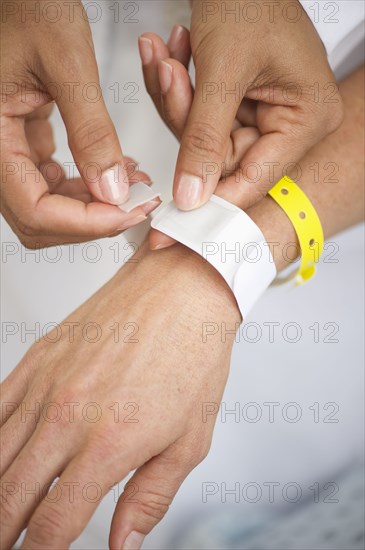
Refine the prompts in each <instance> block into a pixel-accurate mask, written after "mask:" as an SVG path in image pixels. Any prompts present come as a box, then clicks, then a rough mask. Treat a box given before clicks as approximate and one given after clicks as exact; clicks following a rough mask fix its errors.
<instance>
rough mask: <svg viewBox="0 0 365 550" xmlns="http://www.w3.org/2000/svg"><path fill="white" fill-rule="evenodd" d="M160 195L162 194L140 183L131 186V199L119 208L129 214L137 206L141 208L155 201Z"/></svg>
mask: <svg viewBox="0 0 365 550" xmlns="http://www.w3.org/2000/svg"><path fill="white" fill-rule="evenodd" d="M160 195H161V193H157V192H156V191H154V190H153V189H152V188H151V187H149V186H148V185H146V184H145V183H142V182H141V181H140V182H138V183H134V184H133V185H131V186H130V188H129V199H128V200H127V202H125V203H124V204H121V205H120V206H119V208H120V209H121V210H123V212H127V213H128V212H131V210H133V209H134V208H137V206H141V204H145V203H146V202H148V201H153V199H156V198H157V197H159V196H160Z"/></svg>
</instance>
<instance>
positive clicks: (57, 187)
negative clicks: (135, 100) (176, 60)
mask: <svg viewBox="0 0 365 550" xmlns="http://www.w3.org/2000/svg"><path fill="white" fill-rule="evenodd" d="M46 4H47V6H45V5H43V3H42V2H38V1H35V0H27V2H22V1H20V0H13V1H12V2H4V3H3V4H2V12H1V13H2V17H1V65H2V67H1V82H2V99H1V125H0V129H1V168H2V170H1V172H2V173H1V212H2V214H3V215H4V217H5V219H6V220H7V222H8V223H9V225H10V226H11V228H12V229H13V231H14V232H15V233H16V234H17V236H18V237H19V239H20V240H21V242H22V243H23V244H24V245H25V246H27V247H29V248H37V247H43V246H49V245H50V244H60V243H67V242H81V241H85V240H89V239H95V238H98V237H105V236H107V235H112V234H114V233H116V232H118V231H121V230H122V229H125V228H127V227H130V226H131V225H134V224H136V223H138V221H141V220H142V219H143V214H144V212H143V211H142V210H141V209H138V210H137V211H134V212H133V213H132V214H128V215H127V214H125V213H123V212H122V211H121V210H120V209H119V208H117V207H116V206H114V205H118V204H121V203H123V202H124V201H125V200H126V199H127V197H128V189H129V184H130V179H131V178H130V174H131V172H133V168H131V169H130V170H128V162H127V159H125V158H124V157H123V154H122V150H121V147H120V144H119V140H118V137H117V133H116V130H115V128H114V125H113V123H112V121H111V119H110V116H109V114H108V111H107V109H106V106H105V103H104V100H103V98H102V96H101V89H100V84H99V76H98V68H97V64H96V59H95V52H94V48H93V42H92V37H91V32H90V26H89V23H88V21H87V17H86V14H85V12H84V10H83V7H82V3H81V0H76V1H74V2H68V3H67V2H53V3H52V5H48V4H49V3H46ZM57 4H58V6H57ZM45 8H47V9H45ZM57 8H58V9H57ZM53 102H55V103H56V104H57V106H58V108H59V110H60V112H61V115H62V118H63V121H64V123H65V126H66V130H67V135H68V142H69V145H70V149H71V152H72V154H73V158H74V161H75V166H73V167H70V166H68V167H67V171H68V172H69V173H68V174H67V175H68V176H69V177H68V178H66V175H65V172H64V170H63V168H62V167H61V166H60V165H59V164H58V163H56V162H55V161H53V160H52V155H53V153H54V150H55V146H54V141H53V136H52V127H51V124H50V122H49V120H48V118H49V115H50V113H51V109H52V103H53ZM77 169H78V171H79V172H80V174H81V176H82V178H75V177H73V174H74V173H75V174H77ZM99 201H100V202H99ZM103 203H106V204H103ZM112 205H113V206H112ZM138 216H139V218H138Z"/></svg>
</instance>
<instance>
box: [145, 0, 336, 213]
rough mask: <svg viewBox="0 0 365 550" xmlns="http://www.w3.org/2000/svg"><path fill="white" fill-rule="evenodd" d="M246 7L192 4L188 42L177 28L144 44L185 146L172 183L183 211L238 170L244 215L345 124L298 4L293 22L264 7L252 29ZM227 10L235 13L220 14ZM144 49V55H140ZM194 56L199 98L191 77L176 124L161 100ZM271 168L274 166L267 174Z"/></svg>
mask: <svg viewBox="0 0 365 550" xmlns="http://www.w3.org/2000/svg"><path fill="white" fill-rule="evenodd" d="M249 4H250V2H249V1H248V0H241V1H240V2H234V1H228V2H227V1H218V2H214V3H208V2H204V1H203V0H194V1H193V2H192V16H191V28H190V36H189V32H188V31H187V30H186V29H183V28H182V27H175V28H174V29H173V31H172V34H171V36H170V39H169V41H168V43H167V44H166V45H165V44H164V42H163V41H162V40H161V39H160V38H159V37H157V36H156V35H154V34H153V33H147V34H144V35H142V37H141V38H140V49H141V54H142V65H143V71H144V76H145V82H146V86H147V89H148V90H149V92H150V94H151V97H152V99H153V101H154V103H155V105H156V107H157V109H158V110H159V112H160V114H161V115H162V117H163V118H164V120H165V122H166V123H167V125H168V126H169V127H170V128H171V129H172V131H173V132H174V134H175V135H176V136H177V137H178V139H179V140H180V141H181V148H180V152H179V156H178V159H177V165H176V172H175V178H174V200H175V202H176V204H177V206H178V207H179V208H181V209H186V210H189V209H192V208H195V207H198V206H199V205H201V204H203V203H205V202H206V201H207V200H208V199H209V197H210V196H211V194H212V193H213V192H214V191H215V189H216V187H217V184H218V182H219V180H220V178H221V176H222V174H224V173H225V172H228V173H232V172H235V174H234V175H233V176H232V177H231V179H232V180H234V179H235V176H236V174H237V173H239V177H240V180H239V183H240V187H241V188H242V189H243V191H242V193H241V195H242V196H241V199H242V206H243V208H244V209H247V208H248V207H249V206H251V205H253V204H254V203H255V202H257V201H258V200H260V199H261V198H262V197H263V196H264V195H266V193H267V191H268V190H269V189H270V187H272V186H273V185H274V183H276V181H278V180H279V179H280V174H281V172H282V170H283V167H284V166H285V165H286V164H287V163H288V162H298V161H299V160H300V159H301V158H302V157H303V156H304V154H305V153H306V152H307V151H308V150H309V149H310V148H311V147H313V146H314V145H315V144H316V143H318V142H319V141H320V140H321V139H323V138H324V137H325V136H326V135H328V134H329V133H331V132H332V131H334V130H335V129H336V128H338V126H339V124H340V123H341V121H342V117H343V109H342V104H341V99H340V96H339V94H338V92H337V87H336V83H335V77H334V75H333V73H332V71H331V69H330V67H329V65H328V61H327V57H326V53H325V50H324V47H323V45H322V43H321V41H320V39H319V37H318V34H317V32H316V30H315V29H314V27H313V25H312V23H311V21H310V20H309V18H308V17H307V15H306V14H305V12H304V10H303V9H302V7H301V5H300V3H299V1H297V2H294V3H292V8H293V4H294V8H295V4H296V7H297V17H295V19H296V18H297V19H298V20H297V21H296V22H295V23H293V22H290V21H288V16H286V15H285V13H286V12H285V10H283V9H280V7H279V8H277V9H275V10H274V12H273V13H271V12H270V10H268V9H263V10H262V14H261V17H259V18H258V20H257V21H255V22H254V23H252V22H250V21H249V20H250V18H252V13H251V14H248V12H247V9H248V6H249ZM229 10H231V11H232V10H233V13H236V12H235V10H237V15H236V16H235V15H225V14H226V13H227V12H228V11H229ZM245 14H246V17H245ZM290 18H293V14H291V15H290ZM189 43H190V47H189ZM148 47H149V49H150V54H149V55H144V54H145V51H146V50H147V48H148ZM190 55H191V57H192V60H193V62H194V66H195V91H194V90H193V87H192V85H191V83H190V80H189V81H186V82H184V84H183V89H180V92H179V96H180V99H182V100H183V101H184V98H185V97H189V101H190V108H189V111H188V114H187V118H186V119H185V120H182V119H181V117H180V116H179V113H178V112H176V109H175V108H174V106H171V105H170V104H169V102H168V100H167V99H166V97H164V96H165V95H166V92H167V88H168V86H169V81H171V73H172V72H173V74H174V78H179V77H178V76H177V72H178V69H179V68H180V69H181V68H182V67H183V66H185V67H187V66H188V63H189V60H190ZM161 61H165V62H166V63H165V65H163V64H162V63H161ZM159 62H160V66H159V67H158V63H159ZM157 71H159V73H160V81H158V79H156V78H155V76H156V72H157ZM329 86H330V87H331V89H330V88H329ZM315 88H316V89H318V97H316V96H315V94H314V89H315ZM232 90H235V91H236V93H229V91H232ZM329 91H332V92H333V96H332V99H334V101H332V102H329V101H328V99H327V96H328V94H329ZM226 92H227V93H226ZM161 95H162V96H163V97H161ZM293 98H294V99H293ZM268 163H277V164H278V166H277V167H276V168H275V170H274V172H273V173H271V171H270V167H269V166H268ZM258 170H259V179H258V181H257V174H258Z"/></svg>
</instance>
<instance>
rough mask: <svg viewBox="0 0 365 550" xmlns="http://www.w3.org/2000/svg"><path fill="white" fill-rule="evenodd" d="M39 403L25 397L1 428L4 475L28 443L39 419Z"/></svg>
mask: <svg viewBox="0 0 365 550" xmlns="http://www.w3.org/2000/svg"><path fill="white" fill-rule="evenodd" d="M37 407H39V403H37V402H34V401H33V400H31V399H29V398H28V399H25V400H24V401H22V402H21V403H20V405H19V407H18V408H17V409H16V411H15V412H14V414H12V415H11V416H10V418H9V419H8V420H7V422H5V424H4V425H3V426H2V427H1V430H0V451H1V467H0V475H1V476H3V475H4V473H5V472H6V470H7V469H8V468H9V466H10V464H11V463H12V462H13V460H14V459H15V457H16V456H17V455H18V453H19V452H20V451H21V449H22V448H23V447H24V445H25V444H26V443H27V441H28V440H29V438H30V437H31V435H32V434H33V432H34V430H35V429H36V426H37V422H38V420H39V414H38V413H37Z"/></svg>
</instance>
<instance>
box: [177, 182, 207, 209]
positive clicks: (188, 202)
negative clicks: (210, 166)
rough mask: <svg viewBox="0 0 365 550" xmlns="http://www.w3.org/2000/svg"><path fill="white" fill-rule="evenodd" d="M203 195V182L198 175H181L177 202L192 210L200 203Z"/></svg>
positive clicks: (179, 205)
mask: <svg viewBox="0 0 365 550" xmlns="http://www.w3.org/2000/svg"><path fill="white" fill-rule="evenodd" d="M202 195H203V182H202V180H201V179H200V178H198V177H197V176H188V175H183V176H180V179H179V182H178V185H177V190H176V193H175V202H176V204H177V206H178V208H181V209H182V210H191V209H192V208H195V207H196V206H198V205H199V203H200V201H201V200H202Z"/></svg>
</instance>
